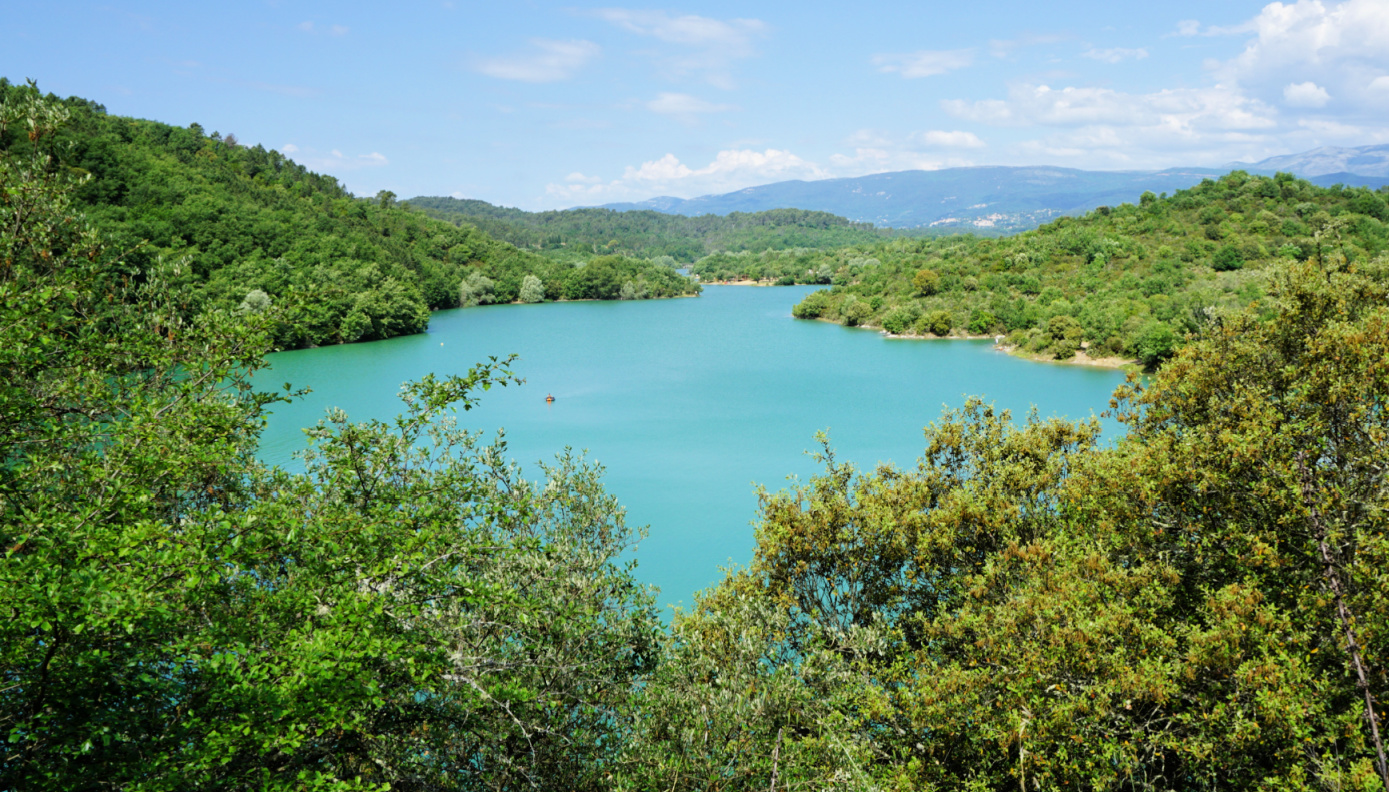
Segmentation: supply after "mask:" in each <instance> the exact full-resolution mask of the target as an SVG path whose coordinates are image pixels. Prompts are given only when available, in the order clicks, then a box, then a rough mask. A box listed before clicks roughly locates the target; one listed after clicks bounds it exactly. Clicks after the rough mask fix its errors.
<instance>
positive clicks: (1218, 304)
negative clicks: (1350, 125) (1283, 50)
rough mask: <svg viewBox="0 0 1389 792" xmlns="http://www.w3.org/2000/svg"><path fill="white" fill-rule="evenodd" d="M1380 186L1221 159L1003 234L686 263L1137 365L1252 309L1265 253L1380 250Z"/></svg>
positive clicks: (846, 306)
mask: <svg viewBox="0 0 1389 792" xmlns="http://www.w3.org/2000/svg"><path fill="white" fill-rule="evenodd" d="M1386 198H1389V191H1385V190H1380V191H1378V192H1375V191H1371V190H1369V189H1367V188H1364V187H1357V188H1337V187H1331V188H1325V187H1318V186H1316V185H1313V184H1311V183H1309V182H1307V181H1304V180H1301V179H1298V178H1295V177H1293V176H1291V175H1289V174H1279V175H1277V176H1275V177H1272V178H1270V177H1263V176H1250V175H1249V174H1246V173H1243V172H1240V171H1236V172H1234V173H1230V174H1228V175H1226V176H1223V177H1221V178H1220V179H1218V180H1206V181H1203V182H1202V183H1201V184H1199V185H1197V186H1195V187H1193V188H1191V189H1190V190H1182V191H1179V192H1177V193H1176V194H1175V195H1172V196H1157V195H1153V194H1152V193H1145V194H1144V195H1143V197H1142V199H1141V200H1140V201H1139V203H1138V204H1137V205H1135V204H1122V205H1120V206H1118V207H1114V208H1108V207H1105V208H1101V209H1098V210H1096V211H1094V212H1091V213H1089V214H1088V215H1086V216H1084V217H1076V218H1069V217H1067V218H1061V219H1059V220H1056V221H1054V222H1052V223H1049V224H1048V225H1045V226H1042V227H1041V228H1039V229H1037V230H1035V231H1029V232H1027V233H1023V234H1019V235H1017V236H1013V237H1005V238H998V239H980V238H976V237H971V236H957V237H945V238H939V239H919V240H892V241H888V242H882V243H879V244H876V245H869V246H857V247H851V248H845V249H841V250H835V251H809V250H802V251H777V252H771V251H769V252H764V253H762V254H759V255H752V254H747V253H724V254H717V255H713V256H709V257H707V258H705V259H703V260H701V261H699V262H698V263H696V264H695V266H694V267H693V268H692V270H691V272H692V273H693V274H695V275H698V276H700V277H701V278H702V279H704V280H728V279H743V278H747V279H753V280H762V281H772V282H777V283H786V284H790V283H818V284H825V285H827V286H830V288H829V289H826V290H822V291H817V292H813V293H811V294H810V295H808V296H807V297H806V298H805V299H804V300H803V301H802V302H801V303H800V304H799V305H797V306H796V308H795V311H794V313H795V315H796V316H797V317H800V318H807V319H810V318H820V319H828V320H830V321H835V322H838V323H840V324H844V325H848V326H862V327H880V328H882V329H884V330H886V331H888V332H890V333H895V334H916V335H923V336H928V335H929V336H947V335H951V334H966V333H967V334H971V335H985V334H987V335H993V334H1003V335H1006V336H1007V343H1008V344H1009V345H1013V346H1017V347H1018V348H1020V349H1022V350H1024V351H1026V352H1031V353H1035V354H1039V355H1042V356H1045V357H1049V358H1054V359H1058V360H1065V359H1069V358H1070V357H1072V356H1073V355H1074V354H1075V353H1076V352H1077V351H1078V350H1080V349H1081V348H1082V347H1087V348H1088V350H1089V352H1090V354H1091V355H1093V356H1119V357H1127V358H1133V359H1136V360H1138V361H1140V362H1141V363H1143V364H1144V365H1146V366H1149V367H1152V366H1155V365H1157V364H1158V363H1160V362H1161V361H1162V360H1165V359H1167V358H1168V357H1170V356H1171V355H1172V354H1173V353H1174V352H1175V350H1176V349H1177V347H1178V346H1179V345H1180V344H1181V341H1182V338H1183V337H1185V336H1186V335H1188V334H1192V333H1199V332H1200V331H1201V330H1202V329H1203V328H1204V327H1205V326H1206V325H1208V324H1209V323H1210V322H1211V321H1213V319H1214V317H1215V316H1217V315H1218V314H1219V313H1220V312H1222V311H1227V310H1229V309H1232V308H1237V307H1246V306H1248V307H1251V309H1252V310H1253V311H1254V312H1255V313H1267V311H1269V310H1270V308H1269V303H1268V288H1269V282H1270V281H1269V278H1270V273H1271V271H1272V268H1273V267H1274V265H1275V263H1276V262H1279V261H1287V260H1296V261H1305V260H1308V259H1311V258H1316V259H1321V258H1323V257H1325V256H1326V255H1330V254H1332V253H1334V254H1335V255H1338V256H1342V257H1344V258H1345V259H1346V260H1347V261H1349V262H1350V263H1351V264H1352V265H1361V264H1365V263H1367V262H1370V261H1372V260H1374V259H1375V258H1376V257H1378V256H1380V254H1382V253H1383V252H1384V251H1385V250H1386V249H1389V226H1386V221H1389V203H1386Z"/></svg>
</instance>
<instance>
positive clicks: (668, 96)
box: [646, 93, 735, 123]
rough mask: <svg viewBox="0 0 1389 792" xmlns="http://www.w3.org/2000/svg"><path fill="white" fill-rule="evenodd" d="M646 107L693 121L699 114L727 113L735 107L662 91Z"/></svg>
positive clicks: (654, 111) (655, 111)
mask: <svg viewBox="0 0 1389 792" xmlns="http://www.w3.org/2000/svg"><path fill="white" fill-rule="evenodd" d="M646 109H647V110H650V111H651V112H653V113H660V114H661V115H668V116H674V117H675V118H678V119H681V120H683V121H686V122H687V123H688V122H693V121H694V120H695V118H696V117H697V116H700V115H704V114H707V113H725V112H728V111H729V110H733V109H735V108H734V107H733V105H726V104H715V103H714V102H707V101H705V100H703V99H699V98H696V97H693V96H690V95H689V94H682V93H661V94H658V95H657V96H656V98H655V99H652V100H651V101H649V102H647V103H646Z"/></svg>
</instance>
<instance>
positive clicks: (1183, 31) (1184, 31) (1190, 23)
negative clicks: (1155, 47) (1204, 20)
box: [1176, 19, 1201, 36]
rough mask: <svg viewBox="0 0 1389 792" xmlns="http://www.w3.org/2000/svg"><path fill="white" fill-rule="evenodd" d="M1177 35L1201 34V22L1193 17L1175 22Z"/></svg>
mask: <svg viewBox="0 0 1389 792" xmlns="http://www.w3.org/2000/svg"><path fill="white" fill-rule="evenodd" d="M1176 35H1178V36H1199V35H1201V23H1200V22H1198V21H1196V20H1195V19H1183V20H1182V21H1180V22H1178V23H1177V33H1176Z"/></svg>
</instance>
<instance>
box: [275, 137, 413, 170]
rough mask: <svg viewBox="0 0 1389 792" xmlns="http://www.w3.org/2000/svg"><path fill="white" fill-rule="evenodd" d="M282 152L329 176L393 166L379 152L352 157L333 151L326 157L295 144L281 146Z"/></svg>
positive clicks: (311, 149) (310, 168) (336, 150)
mask: <svg viewBox="0 0 1389 792" xmlns="http://www.w3.org/2000/svg"><path fill="white" fill-rule="evenodd" d="M280 151H281V152H282V153H284V154H286V155H288V156H293V157H294V161H295V162H298V163H299V164H301V165H303V166H304V167H306V168H308V169H309V170H313V171H317V172H319V173H326V174H329V175H334V174H339V173H344V172H347V171H355V170H361V169H363V168H379V167H382V166H384V165H389V164H391V161H390V160H389V159H387V158H386V156H385V155H384V154H382V153H381V152H379V151H373V152H371V153H370V154H357V155H351V154H344V153H342V151H341V150H339V149H332V150H330V151H329V152H328V153H327V154H326V155H325V154H322V153H320V152H318V151H317V150H316V149H313V148H300V147H299V146H296V145H294V144H293V143H286V144H284V145H283V146H280ZM295 155H299V156H295Z"/></svg>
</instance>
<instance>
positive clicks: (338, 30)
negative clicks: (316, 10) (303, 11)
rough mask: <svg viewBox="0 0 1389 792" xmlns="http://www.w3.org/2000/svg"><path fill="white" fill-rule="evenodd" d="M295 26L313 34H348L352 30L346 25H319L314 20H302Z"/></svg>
mask: <svg viewBox="0 0 1389 792" xmlns="http://www.w3.org/2000/svg"><path fill="white" fill-rule="evenodd" d="M295 28H296V29H297V30H299V31H301V32H303V33H308V34H309V35H311V36H317V35H324V36H346V35H347V34H348V33H349V32H350V30H349V29H348V27H347V26H346V25H329V26H327V27H319V26H318V25H317V24H315V23H314V22H313V21H312V20H305V21H303V22H300V23H299V24H298V25H295Z"/></svg>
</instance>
